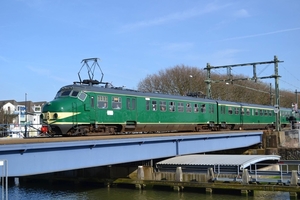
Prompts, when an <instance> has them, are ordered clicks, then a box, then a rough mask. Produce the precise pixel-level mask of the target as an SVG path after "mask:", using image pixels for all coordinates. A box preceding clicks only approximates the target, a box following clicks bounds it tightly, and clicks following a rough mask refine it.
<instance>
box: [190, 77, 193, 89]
mask: <svg viewBox="0 0 300 200" xmlns="http://www.w3.org/2000/svg"><path fill="white" fill-rule="evenodd" d="M192 78H193V75H190V89H189V92H190V93H191V89H192V87H191V84H192Z"/></svg>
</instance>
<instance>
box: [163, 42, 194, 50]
mask: <svg viewBox="0 0 300 200" xmlns="http://www.w3.org/2000/svg"><path fill="white" fill-rule="evenodd" d="M193 47H194V44H193V43H190V42H183V43H169V44H166V45H163V46H162V48H163V49H165V50H168V51H187V50H190V49H191V48H193Z"/></svg>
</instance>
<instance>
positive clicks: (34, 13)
mask: <svg viewBox="0 0 300 200" xmlns="http://www.w3.org/2000/svg"><path fill="white" fill-rule="evenodd" d="M0 7H1V12H0V69H1V74H0V85H1V93H0V100H7V99H15V100H16V101H24V99H25V96H26V95H25V94H27V100H31V101H50V100H52V99H53V98H54V96H55V94H56V92H57V91H58V90H59V89H60V87H62V86H64V85H68V84H71V83H73V82H74V81H78V75H77V73H78V72H79V70H80V68H81V66H82V65H81V60H82V59H84V58H91V57H98V58H100V59H101V62H100V66H101V68H102V71H103V72H104V79H103V80H104V81H107V82H111V83H112V84H113V85H115V86H124V85H125V86H126V87H127V88H130V89H137V85H138V83H139V82H140V81H141V80H142V79H144V78H145V77H146V76H147V75H150V74H156V73H158V72H159V71H160V70H164V69H166V68H170V67H174V66H175V65H181V64H184V65H187V66H192V67H198V68H200V69H203V68H205V67H206V64H207V63H210V64H211V65H212V66H218V65H228V64H239V63H249V62H261V61H272V60H273V59H274V55H277V57H278V59H279V60H281V61H284V62H283V63H280V64H279V75H280V76H282V77H281V78H280V82H279V86H280V89H287V90H290V91H293V92H294V91H295V90H296V89H297V90H298V91H300V85H299V83H300V82H299V78H300V64H299V60H298V58H299V57H300V20H299V19H300V12H299V10H300V1H299V0H264V1H262V0H249V1H238V0H216V1H213V0H212V1H208V0H207V1H204V0H181V1H174V0H164V1H161V0H148V1H146V0H145V1H138V0H127V1H121V0H110V1H99V0H3V1H1V3H0ZM215 72H216V73H221V74H222V73H226V71H222V70H218V71H215ZM232 73H233V74H243V75H245V76H251V77H252V67H240V68H233V70H232ZM272 74H274V65H273V64H270V65H260V66H257V75H258V76H270V75H272ZM96 76H97V75H96ZM99 79H100V78H99ZM265 81H266V82H268V83H269V82H270V83H272V84H273V85H274V79H266V80H265Z"/></svg>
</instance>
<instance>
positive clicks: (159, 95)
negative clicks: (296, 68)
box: [60, 83, 291, 111]
mask: <svg viewBox="0 0 300 200" xmlns="http://www.w3.org/2000/svg"><path fill="white" fill-rule="evenodd" d="M64 89H75V90H79V91H80V90H84V91H92V92H104V93H112V94H122V95H133V96H141V97H155V98H162V99H177V100H185V101H198V102H208V103H215V104H216V103H218V104H224V105H233V106H243V107H252V108H266V109H274V106H271V105H259V104H250V103H243V102H232V101H225V100H216V99H206V98H200V97H191V96H180V95H172V94H165V93H154V92H142V91H138V90H132V89H126V88H123V87H112V86H108V87H107V86H99V85H88V84H76V83H74V84H73V85H67V86H64V87H62V88H61V89H60V90H64ZM280 109H281V110H284V111H290V110H291V108H283V107H282V108H280Z"/></svg>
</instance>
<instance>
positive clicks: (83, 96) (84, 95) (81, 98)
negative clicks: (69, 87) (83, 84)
mask: <svg viewBox="0 0 300 200" xmlns="http://www.w3.org/2000/svg"><path fill="white" fill-rule="evenodd" d="M86 96H87V94H86V93H84V92H80V94H79V96H78V98H79V99H80V100H81V101H84V100H85V98H86Z"/></svg>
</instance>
